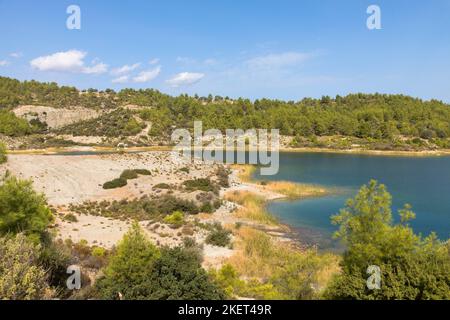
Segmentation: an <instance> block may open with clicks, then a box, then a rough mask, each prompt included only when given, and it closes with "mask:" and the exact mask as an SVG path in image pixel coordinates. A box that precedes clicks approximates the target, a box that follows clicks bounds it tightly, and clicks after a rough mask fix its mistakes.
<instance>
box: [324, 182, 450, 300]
mask: <svg viewBox="0 0 450 320" xmlns="http://www.w3.org/2000/svg"><path fill="white" fill-rule="evenodd" d="M391 205H392V199H391V195H390V194H389V193H388V192H387V190H386V187H385V186H384V185H382V184H378V183H377V182H376V181H371V182H370V183H369V184H368V185H365V186H363V187H362V188H361V190H360V191H359V193H358V194H357V195H356V196H355V198H354V199H350V200H349V201H348V202H347V205H346V207H345V208H344V209H342V210H341V212H340V213H339V214H338V215H335V216H334V217H333V222H334V223H335V224H337V225H338V226H339V230H338V231H337V232H336V235H335V236H336V237H337V238H340V239H342V240H343V241H344V243H345V245H346V251H345V253H344V255H343V260H342V263H341V268H342V273H341V274H340V275H338V276H336V278H335V279H334V281H333V283H332V284H331V285H330V286H329V288H328V289H327V292H326V293H325V297H326V298H328V299H369V300H373V299H381V300H398V299H406V300H422V299H424V300H429V299H444V300H448V299H450V243H449V241H447V242H446V243H443V242H441V241H439V240H438V239H437V237H436V235H435V234H431V235H430V236H428V237H425V238H424V237H422V236H421V235H416V234H414V231H413V230H412V228H411V227H410V226H409V225H408V222H409V221H410V220H411V219H413V218H414V217H415V214H414V213H413V212H412V211H411V207H410V206H409V205H406V206H405V207H404V208H403V209H401V210H399V212H398V213H399V216H400V223H398V224H395V223H394V220H393V217H392V211H391ZM370 265H374V266H378V267H379V268H380V271H381V290H368V289H367V285H366V282H367V267H368V266H370Z"/></svg>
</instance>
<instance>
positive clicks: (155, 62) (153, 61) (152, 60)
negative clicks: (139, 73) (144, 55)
mask: <svg viewBox="0 0 450 320" xmlns="http://www.w3.org/2000/svg"><path fill="white" fill-rule="evenodd" d="M157 63H159V59H158V58H154V59H151V60H150V61H149V62H148V64H151V65H153V64H157Z"/></svg>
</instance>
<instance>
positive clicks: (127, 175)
mask: <svg viewBox="0 0 450 320" xmlns="http://www.w3.org/2000/svg"><path fill="white" fill-rule="evenodd" d="M137 177H138V174H137V173H136V171H134V170H124V171H123V172H122V174H121V175H120V178H121V179H124V180H133V179H137Z"/></svg>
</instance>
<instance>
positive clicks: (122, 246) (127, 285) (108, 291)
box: [96, 223, 160, 300]
mask: <svg viewBox="0 0 450 320" xmlns="http://www.w3.org/2000/svg"><path fill="white" fill-rule="evenodd" d="M159 256H160V252H159V250H158V249H157V248H156V247H155V246H154V245H153V244H152V243H151V242H150V241H149V240H147V239H146V237H145V235H144V233H143V231H142V229H141V228H140V227H139V225H138V224H137V223H134V224H133V226H132V227H131V229H130V230H129V231H128V233H127V234H126V235H125V236H124V238H123V239H122V241H121V242H120V243H119V245H118V246H117V251H116V253H115V254H114V255H113V256H112V257H111V260H110V262H109V264H108V266H107V267H106V268H105V270H104V276H103V277H102V278H100V279H99V280H98V281H97V282H96V287H97V290H98V294H99V297H100V298H103V299H112V300H117V299H119V295H120V294H121V295H122V296H123V298H124V299H136V298H139V297H140V293H139V288H140V287H141V286H142V284H143V283H144V282H145V281H146V279H147V278H148V277H149V273H151V272H152V269H153V267H154V264H155V262H156V260H157V259H158V257H159Z"/></svg>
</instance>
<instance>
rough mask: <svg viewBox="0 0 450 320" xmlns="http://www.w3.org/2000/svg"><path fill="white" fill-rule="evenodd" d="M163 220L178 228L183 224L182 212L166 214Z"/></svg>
mask: <svg viewBox="0 0 450 320" xmlns="http://www.w3.org/2000/svg"><path fill="white" fill-rule="evenodd" d="M164 222H165V223H167V224H169V225H170V226H171V227H172V228H175V229H177V228H180V227H181V226H182V225H183V224H184V214H183V212H181V211H175V212H174V213H172V214H170V215H168V216H166V217H165V218H164Z"/></svg>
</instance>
